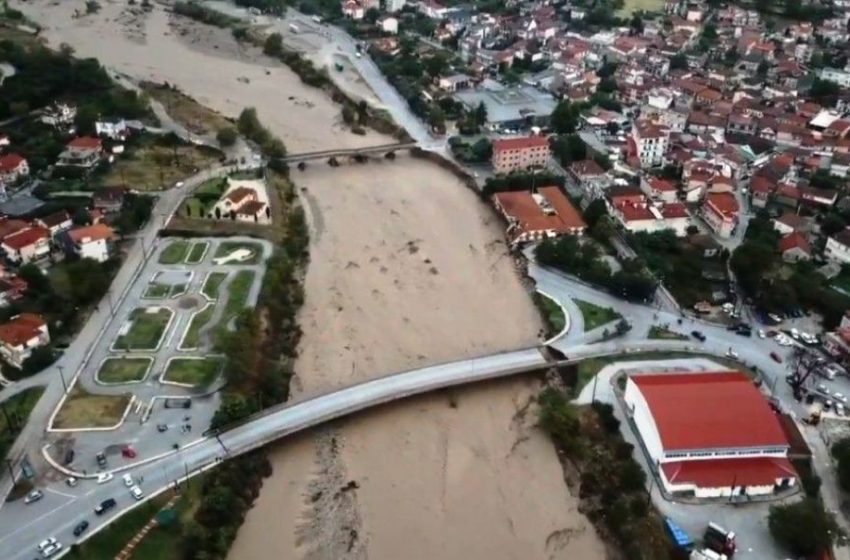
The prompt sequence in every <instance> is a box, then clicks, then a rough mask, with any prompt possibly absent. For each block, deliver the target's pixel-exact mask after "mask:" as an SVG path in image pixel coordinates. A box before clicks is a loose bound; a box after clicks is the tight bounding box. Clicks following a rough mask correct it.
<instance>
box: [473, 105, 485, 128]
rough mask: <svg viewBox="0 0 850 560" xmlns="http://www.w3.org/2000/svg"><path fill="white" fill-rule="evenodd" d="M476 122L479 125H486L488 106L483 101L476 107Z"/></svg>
mask: <svg viewBox="0 0 850 560" xmlns="http://www.w3.org/2000/svg"><path fill="white" fill-rule="evenodd" d="M475 123H476V124H477V125H478V126H484V125H485V124H487V106H486V105H484V102H483V101H482V102H480V103H479V104H478V107H476V108H475Z"/></svg>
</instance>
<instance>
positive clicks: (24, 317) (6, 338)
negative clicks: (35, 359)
mask: <svg viewBox="0 0 850 560" xmlns="http://www.w3.org/2000/svg"><path fill="white" fill-rule="evenodd" d="M49 343H50V332H49V331H48V328H47V323H46V322H45V321H44V319H43V318H42V317H41V316H40V315H36V314H34V313H22V314H20V315H18V316H17V317H14V318H12V320H11V321H9V322H8V323H4V324H2V325H0V356H2V358H3V359H4V360H6V361H7V362H8V363H9V364H11V365H13V366H15V367H17V368H20V367H21V366H22V365H23V363H24V361H26V359H27V358H29V357H30V356H31V355H32V351H33V349H35V348H38V347H40V346H46V345H47V344H49Z"/></svg>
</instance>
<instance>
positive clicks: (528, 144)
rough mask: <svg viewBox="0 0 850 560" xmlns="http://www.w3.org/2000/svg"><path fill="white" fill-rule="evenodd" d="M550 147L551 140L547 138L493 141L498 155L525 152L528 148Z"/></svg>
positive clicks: (526, 137) (530, 137)
mask: <svg viewBox="0 0 850 560" xmlns="http://www.w3.org/2000/svg"><path fill="white" fill-rule="evenodd" d="M548 145H549V140H548V139H547V138H546V137H545V136H522V137H519V138H503V139H501V140H494V141H493V153H498V152H502V151H505V150H524V149H526V148H536V147H540V146H548Z"/></svg>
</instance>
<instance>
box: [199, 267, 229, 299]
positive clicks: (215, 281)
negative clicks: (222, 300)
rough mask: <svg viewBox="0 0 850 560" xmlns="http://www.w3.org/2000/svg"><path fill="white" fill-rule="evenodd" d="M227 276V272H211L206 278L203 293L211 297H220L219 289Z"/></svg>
mask: <svg viewBox="0 0 850 560" xmlns="http://www.w3.org/2000/svg"><path fill="white" fill-rule="evenodd" d="M225 278H227V273H226V272H211V273H210V274H209V276H207V279H206V280H204V287H203V288H201V293H202V294H204V295H205V296H207V297H208V298H210V299H218V289H219V288H220V287H221V283H222V282H224V279H225Z"/></svg>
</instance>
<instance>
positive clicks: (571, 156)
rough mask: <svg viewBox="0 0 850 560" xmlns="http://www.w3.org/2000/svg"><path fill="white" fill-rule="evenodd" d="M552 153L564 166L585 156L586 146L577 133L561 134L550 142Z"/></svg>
mask: <svg viewBox="0 0 850 560" xmlns="http://www.w3.org/2000/svg"><path fill="white" fill-rule="evenodd" d="M552 153H553V154H554V155H555V157H556V158H557V159H558V161H559V162H560V163H561V165H563V166H565V167H566V166H568V165H570V164H571V163H572V162H574V161H579V160H582V159H585V158H587V146H586V145H585V143H584V141H583V140H582V139H581V138H580V137H579V135H578V134H562V135H560V136H558V137H556V138H555V140H554V142H552Z"/></svg>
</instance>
